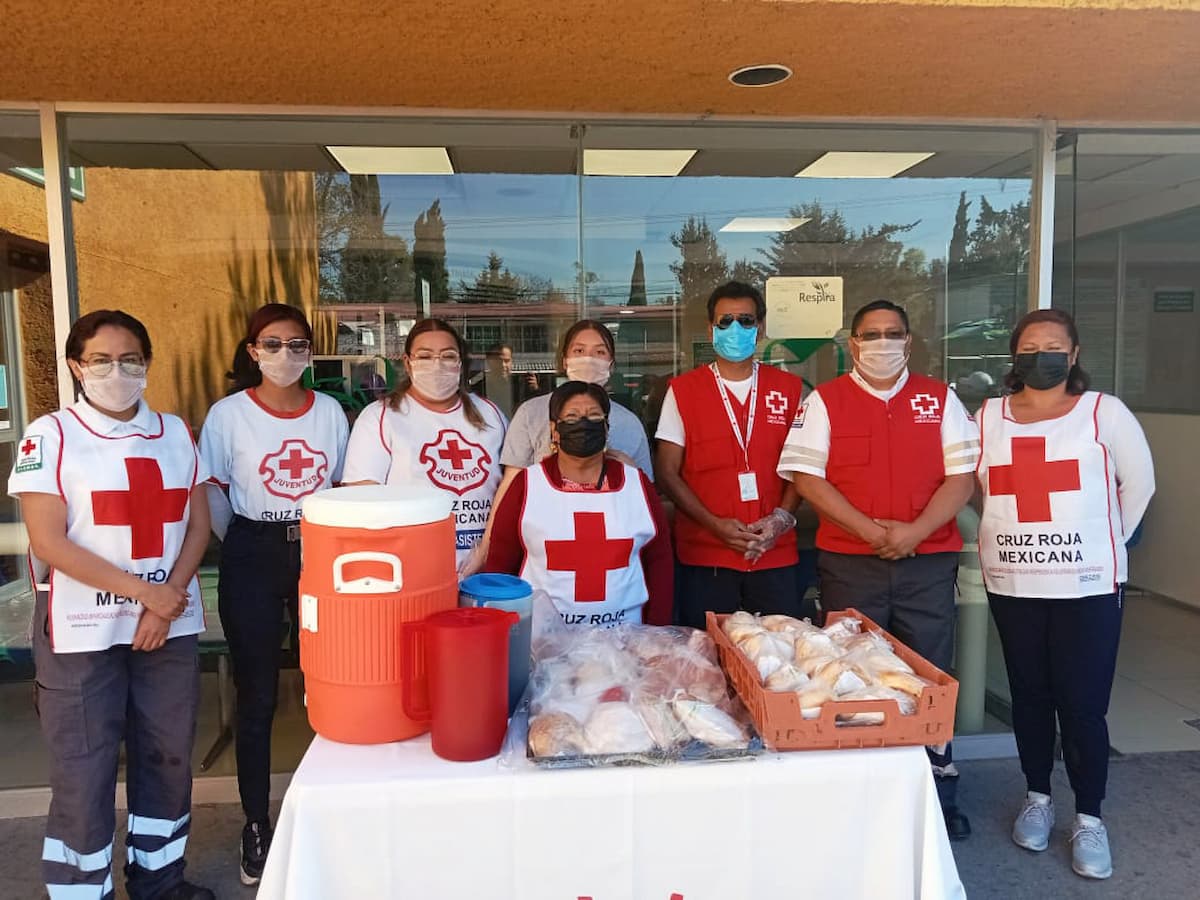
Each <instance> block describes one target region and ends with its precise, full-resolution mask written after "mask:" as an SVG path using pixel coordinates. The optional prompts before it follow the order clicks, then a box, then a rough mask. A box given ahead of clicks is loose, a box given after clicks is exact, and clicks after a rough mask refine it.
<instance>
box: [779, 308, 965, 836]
mask: <svg viewBox="0 0 1200 900" xmlns="http://www.w3.org/2000/svg"><path fill="white" fill-rule="evenodd" d="M911 347H912V335H911V334H910V333H909V330H908V314H907V313H906V312H905V311H904V309H903V308H901V307H899V306H897V305H896V304H894V303H892V302H890V301H888V300H876V301H875V302H873V303H868V304H867V305H866V306H864V307H863V308H862V309H860V310H859V311H858V312H857V313H855V314H854V320H853V322H852V323H851V326H850V355H851V357H852V358H853V360H854V369H853V370H852V371H851V372H850V373H849V374H847V375H843V376H841V377H840V378H835V379H834V380H832V381H827V382H826V383H825V384H822V385H820V386H819V387H818V388H817V389H816V390H815V391H814V392H813V393H812V394H810V395H809V397H808V399H807V400H806V401H805V404H804V406H803V408H802V409H801V410H800V413H799V414H798V415H797V416H796V420H795V422H793V423H792V428H791V432H790V434H789V435H788V438H787V442H786V444H785V446H784V449H783V455H782V456H781V457H780V460H779V469H778V471H779V474H780V475H781V476H782V477H786V478H791V479H792V480H793V482H794V483H795V486H796V490H797V492H798V493H799V495H800V496H801V497H803V498H804V499H805V500H807V501H808V502H809V503H810V504H812V506H813V508H814V509H816V511H817V514H818V515H819V516H820V520H821V521H820V527H819V528H818V529H817V549H818V550H819V551H820V556H819V559H818V563H817V567H818V571H819V573H820V580H821V608H822V609H824V610H826V611H828V610H840V609H846V608H847V607H850V606H853V607H855V608H857V609H858V610H860V611H861V612H862V613H863V614H864V615H866V616H869V617H870V618H871V619H873V620H874V621H875V622H876V623H878V624H879V625H880V626H882V627H883V628H886V629H887V630H888V631H890V632H891V633H892V634H894V635H895V636H896V637H897V638H899V639H900V640H901V641H903V642H904V643H905V644H907V645H908V646H909V647H911V648H912V649H914V650H916V651H917V652H918V653H920V654H921V655H922V656H924V657H925V658H926V659H928V660H929V661H930V662H932V663H933V664H934V665H935V666H938V667H939V668H941V669H948V668H949V667H950V664H951V662H952V661H953V657H954V624H955V605H954V594H955V581H956V578H957V574H958V552H959V551H960V550H961V549H962V538H961V537H960V536H959V533H958V526H957V524H956V522H955V516H957V515H958V511H959V510H960V509H962V507H963V506H964V505H966V503H967V501H968V500H969V499H970V497H971V493H972V492H973V490H974V487H975V485H974V478H975V465H976V462H977V461H978V459H979V432H978V430H977V429H976V427H975V423H974V422H972V421H971V418H970V417H969V416H968V415H967V411H966V410H965V409H964V408H963V405H962V403H961V402H960V401H959V400H958V398H957V397H956V396H955V394H954V392H953V391H951V390H949V389H948V388H947V386H946V384H945V383H944V382H941V381H937V380H935V379H933V378H928V377H926V376H924V375H918V374H916V373H910V372H909V371H908V355H909V351H910V349H911ZM929 755H930V759H931V760H932V762H933V768H934V775H935V776H936V778H937V781H938V795H939V797H940V799H941V801H942V810H943V812H944V813H945V818H946V829H947V832H948V833H949V835H950V838H951V839H952V840H961V839H963V838H965V837H967V836H968V835H969V834H970V833H971V828H970V824H969V823H968V821H967V819H966V817H965V816H964V815H962V814H961V813H960V812H958V808H957V806H956V804H955V795H956V787H957V779H958V772H957V770H956V769H955V768H954V763H953V762H952V758H951V754H950V745H949V744H946V745H945V746H941V747H931V748H929Z"/></svg>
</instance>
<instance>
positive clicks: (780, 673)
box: [763, 663, 808, 691]
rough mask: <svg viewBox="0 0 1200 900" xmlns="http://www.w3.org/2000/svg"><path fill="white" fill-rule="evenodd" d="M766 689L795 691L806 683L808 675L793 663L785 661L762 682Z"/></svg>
mask: <svg viewBox="0 0 1200 900" xmlns="http://www.w3.org/2000/svg"><path fill="white" fill-rule="evenodd" d="M763 684H764V686H765V687H766V689H767V690H768V691H796V690H799V689H800V688H802V687H804V686H805V685H806V684H808V676H807V675H805V674H804V672H802V671H801V670H800V669H798V668H797V667H796V666H795V665H794V664H792V663H787V664H786V665H784V666H781V667H780V668H779V669H778V670H777V671H775V672H772V673H771V675H770V676H769V677H768V678H767V680H766V681H765V682H763Z"/></svg>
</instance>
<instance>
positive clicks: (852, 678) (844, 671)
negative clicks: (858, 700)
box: [812, 659, 868, 698]
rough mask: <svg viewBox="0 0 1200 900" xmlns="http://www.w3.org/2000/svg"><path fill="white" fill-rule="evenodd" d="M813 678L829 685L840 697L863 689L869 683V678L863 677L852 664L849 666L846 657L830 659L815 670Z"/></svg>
mask: <svg viewBox="0 0 1200 900" xmlns="http://www.w3.org/2000/svg"><path fill="white" fill-rule="evenodd" d="M812 678H813V680H814V681H821V682H824V683H825V684H827V685H829V687H830V688H831V689H832V690H833V694H834V696H835V697H839V698H840V697H842V696H844V695H846V694H852V693H854V692H855V691H861V690H862V689H863V688H865V687H866V686H867V683H868V678H865V677H863V674H862V673H861V672H859V671H857V670H855V669H854V668H853V667H852V666H848V665H847V664H846V662H845V660H844V659H832V660H830V661H829V662H827V663H825V665H823V666H821V668H819V669H817V670H816V671H815V672H813V674H812Z"/></svg>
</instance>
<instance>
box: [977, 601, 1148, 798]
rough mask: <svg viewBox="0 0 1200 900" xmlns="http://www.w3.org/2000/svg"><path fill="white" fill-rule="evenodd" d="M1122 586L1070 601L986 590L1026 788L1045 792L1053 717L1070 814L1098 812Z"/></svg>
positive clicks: (1051, 754) (1105, 777)
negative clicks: (1072, 803)
mask: <svg viewBox="0 0 1200 900" xmlns="http://www.w3.org/2000/svg"><path fill="white" fill-rule="evenodd" d="M1124 593H1125V591H1124V588H1121V589H1120V590H1118V591H1117V592H1116V593H1113V594H1102V595H1100V596H1095V597H1081V598H1078V599H1073V600H1046V599H1042V598H1034V597H1006V596H1003V595H1000V594H992V593H989V594H988V602H989V604H990V605H991V609H992V618H994V619H995V620H996V630H997V631H998V632H999V633H1000V643H1001V646H1002V647H1003V648H1004V664H1005V666H1007V668H1008V685H1009V689H1010V690H1011V691H1012V718H1013V733H1014V734H1015V736H1016V739H1017V751H1018V753H1019V754H1020V756H1021V770H1022V771H1023V772H1024V773H1025V780H1026V782H1027V783H1028V785H1029V790H1031V791H1039V792H1040V793H1043V794H1049V793H1050V772H1051V770H1052V769H1053V768H1054V737H1055V718H1056V717H1057V719H1058V727H1059V728H1060V729H1061V731H1062V748H1063V759H1064V760H1065V761H1066V764H1067V776H1068V777H1069V778H1070V781H1071V788H1072V789H1073V790H1074V791H1075V811H1076V812H1077V813H1084V814H1085V815H1089V816H1099V815H1100V804H1101V803H1102V802H1103V800H1104V789H1105V785H1106V784H1107V782H1108V723H1107V722H1106V721H1105V718H1104V717H1105V716H1106V715H1107V714H1108V700H1109V696H1110V695H1111V694H1112V683H1113V675H1114V673H1115V671H1116V667H1117V646H1118V645H1119V643H1120V639H1121V612H1122V611H1121V607H1122V606H1123V603H1124Z"/></svg>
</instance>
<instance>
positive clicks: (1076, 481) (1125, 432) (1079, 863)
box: [976, 309, 1154, 878]
mask: <svg viewBox="0 0 1200 900" xmlns="http://www.w3.org/2000/svg"><path fill="white" fill-rule="evenodd" d="M1010 350H1011V352H1012V355H1013V367H1012V371H1011V372H1010V373H1009V374H1008V376H1007V377H1006V379H1005V383H1006V385H1007V387H1008V389H1009V394H1008V396H1005V397H1003V398H1000V399H998V400H996V399H993V400H988V401H986V402H985V403H984V405H983V406H982V407H981V408H980V410H979V412H978V413H977V414H976V419H977V420H978V422H979V430H980V434H981V437H982V458H981V459H980V462H979V469H978V477H979V484H980V487H981V488H982V493H983V511H982V515H981V519H980V524H979V552H980V557H981V559H982V563H983V575H984V581H985V584H986V586H987V591H988V600H989V603H990V605H991V609H992V617H993V618H994V619H995V620H996V628H997V630H998V631H999V633H1000V641H1001V644H1002V646H1003V649H1004V662H1005V664H1006V666H1007V667H1008V681H1009V686H1010V688H1011V691H1012V717H1013V732H1014V734H1015V736H1016V739H1017V749H1018V751H1019V753H1020V756H1021V769H1022V771H1023V772H1024V774H1025V779H1026V782H1027V794H1026V797H1025V801H1024V804H1023V806H1022V807H1021V810H1020V812H1019V813H1018V814H1017V818H1016V821H1015V822H1014V823H1013V831H1012V837H1013V841H1014V842H1015V843H1016V844H1017V845H1018V846H1020V847H1023V848H1025V849H1027V850H1034V851H1040V850H1045V849H1046V847H1047V845H1048V843H1049V839H1050V834H1051V830H1052V828H1053V826H1054V806H1053V803H1052V802H1051V800H1050V773H1051V770H1052V769H1053V767H1054V741H1055V720H1056V719H1057V722H1058V727H1059V729H1060V730H1061V732H1062V748H1063V758H1064V759H1065V761H1066V766H1067V775H1068V777H1069V778H1070V782H1071V788H1072V790H1073V791H1074V793H1075V813H1076V815H1075V818H1074V822H1073V824H1072V827H1071V829H1070V832H1069V835H1070V843H1071V857H1072V868H1073V869H1074V870H1075V872H1076V873H1077V874H1079V875H1081V876H1083V877H1085V878H1108V877H1109V876H1110V875H1111V874H1112V855H1111V853H1110V851H1109V846H1108V832H1107V830H1106V829H1105V826H1104V823H1103V821H1102V820H1101V818H1100V803H1101V801H1102V800H1103V799H1104V791H1105V785H1106V782H1107V779H1108V726H1107V723H1106V722H1105V714H1106V713H1107V711H1108V700H1109V695H1110V694H1111V692H1112V683H1113V674H1114V670H1115V668H1116V661H1117V644H1118V640H1119V638H1120V633H1121V614H1122V605H1123V601H1124V585H1125V581H1126V579H1127V577H1128V562H1127V557H1126V551H1125V542H1126V541H1127V540H1128V539H1129V537H1130V535H1132V534H1133V532H1134V530H1135V529H1136V528H1137V525H1138V523H1139V522H1140V521H1141V518H1142V516H1143V514H1144V513H1145V512H1146V507H1147V505H1148V504H1149V502H1150V497H1151V495H1152V494H1153V493H1154V464H1153V461H1152V459H1151V457H1150V448H1149V446H1148V445H1147V443H1146V437H1145V435H1144V434H1143V433H1142V429H1141V426H1140V425H1139V424H1138V421H1137V419H1136V418H1134V415H1133V413H1131V412H1130V411H1129V409H1128V408H1126V406H1125V405H1124V404H1123V403H1122V402H1121V401H1120V400H1118V399H1117V398H1116V397H1113V396H1111V395H1109V394H1101V393H1098V392H1096V391H1089V390H1088V383H1089V382H1088V376H1087V373H1085V372H1084V371H1083V369H1082V368H1081V367H1080V365H1079V333H1078V332H1077V331H1076V328H1075V323H1074V321H1072V319H1071V317H1070V316H1068V315H1067V314H1066V313H1064V312H1061V311H1059V310H1053V309H1043V310H1037V311H1035V312H1031V313H1029V314H1028V315H1026V316H1025V317H1024V318H1023V319H1021V321H1020V322H1018V323H1017V327H1016V328H1015V329H1014V330H1013V335H1012V340H1011V342H1010Z"/></svg>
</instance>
